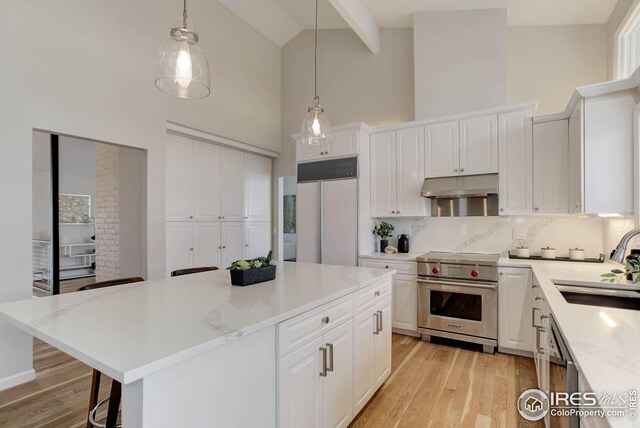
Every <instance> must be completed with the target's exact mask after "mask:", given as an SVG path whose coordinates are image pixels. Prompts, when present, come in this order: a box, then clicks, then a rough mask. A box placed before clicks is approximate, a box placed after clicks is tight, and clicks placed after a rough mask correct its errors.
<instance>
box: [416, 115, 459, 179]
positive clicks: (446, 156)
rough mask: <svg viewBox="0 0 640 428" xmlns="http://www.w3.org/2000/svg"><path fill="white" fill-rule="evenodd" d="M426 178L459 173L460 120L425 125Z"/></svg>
mask: <svg viewBox="0 0 640 428" xmlns="http://www.w3.org/2000/svg"><path fill="white" fill-rule="evenodd" d="M424 139H425V153H424V155H425V163H424V164H425V173H424V176H425V177H426V178H432V177H450V176H453V175H458V174H459V171H458V170H459V168H460V166H459V165H460V153H459V150H460V138H459V129H458V121H457V120H455V121H453V122H445V123H438V124H435V125H429V126H427V127H425V137H424Z"/></svg>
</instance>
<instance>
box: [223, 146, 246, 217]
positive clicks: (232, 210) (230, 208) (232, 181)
mask: <svg viewBox="0 0 640 428" xmlns="http://www.w3.org/2000/svg"><path fill="white" fill-rule="evenodd" d="M220 150H221V151H220V155H221V156H220V159H221V162H220V180H221V182H222V185H221V189H220V216H221V220H223V221H242V220H244V217H245V216H244V179H245V177H244V153H243V152H240V151H238V150H231V149H225V148H222V149H220Z"/></svg>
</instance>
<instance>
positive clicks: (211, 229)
mask: <svg viewBox="0 0 640 428" xmlns="http://www.w3.org/2000/svg"><path fill="white" fill-rule="evenodd" d="M220 233H221V231H220V223H219V222H213V221H212V222H197V223H193V253H194V254H193V267H202V266H219V263H220V253H221V251H220ZM185 266H186V265H185ZM183 267H184V266H183ZM219 267H224V266H219ZM176 269H180V267H176ZM176 269H172V270H176Z"/></svg>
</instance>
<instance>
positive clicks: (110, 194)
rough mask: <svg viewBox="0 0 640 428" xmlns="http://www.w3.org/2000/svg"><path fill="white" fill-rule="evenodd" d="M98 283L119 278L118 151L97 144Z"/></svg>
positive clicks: (96, 231)
mask: <svg viewBox="0 0 640 428" xmlns="http://www.w3.org/2000/svg"><path fill="white" fill-rule="evenodd" d="M95 156H96V169H95V171H96V184H95V195H96V196H95V211H94V216H95V233H96V281H103V280H106V279H112V278H118V277H119V276H120V224H119V193H118V191H119V186H118V177H119V162H118V147H116V146H109V145H106V144H96V152H95Z"/></svg>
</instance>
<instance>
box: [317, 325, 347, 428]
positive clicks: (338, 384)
mask: <svg viewBox="0 0 640 428" xmlns="http://www.w3.org/2000/svg"><path fill="white" fill-rule="evenodd" d="M322 346H325V347H327V349H328V353H327V367H328V368H329V369H332V370H331V371H329V373H328V374H327V377H325V378H323V385H322V409H323V410H322V419H323V421H322V426H324V427H325V428H346V427H347V426H348V425H349V422H351V419H352V417H353V322H352V321H351V320H349V321H347V322H345V323H343V324H342V325H341V326H339V327H337V328H335V329H333V330H332V331H330V332H329V333H327V334H325V336H324V343H323V345H322Z"/></svg>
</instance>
